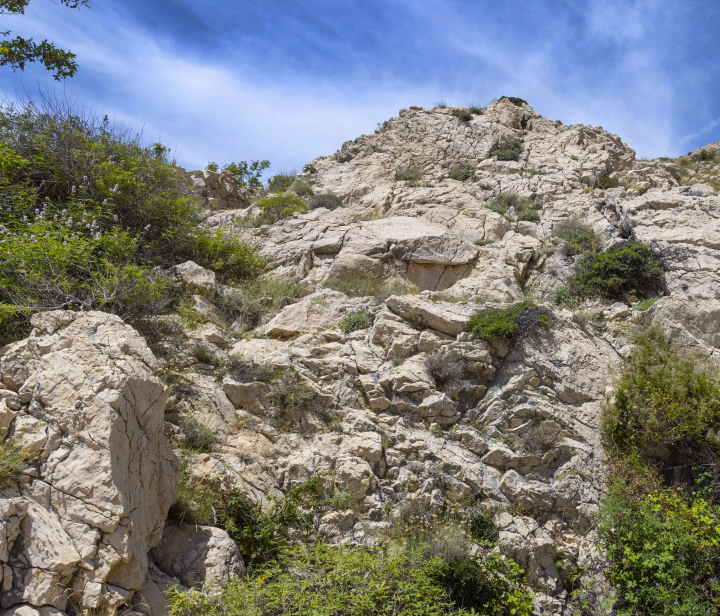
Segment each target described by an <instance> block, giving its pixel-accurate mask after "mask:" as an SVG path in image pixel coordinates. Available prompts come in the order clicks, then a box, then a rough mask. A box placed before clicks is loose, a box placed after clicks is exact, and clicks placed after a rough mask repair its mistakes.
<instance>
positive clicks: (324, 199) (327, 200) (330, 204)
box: [310, 193, 343, 210]
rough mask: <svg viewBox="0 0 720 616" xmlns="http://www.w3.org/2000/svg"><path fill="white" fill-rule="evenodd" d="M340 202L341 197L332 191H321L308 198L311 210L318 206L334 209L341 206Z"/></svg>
mask: <svg viewBox="0 0 720 616" xmlns="http://www.w3.org/2000/svg"><path fill="white" fill-rule="evenodd" d="M342 204H343V202H342V199H341V198H340V197H338V196H337V195H336V194H334V193H321V194H319V195H315V196H314V197H313V198H312V199H310V209H311V210H316V209H318V208H320V207H325V208H327V209H329V210H336V209H337V208H339V207H342Z"/></svg>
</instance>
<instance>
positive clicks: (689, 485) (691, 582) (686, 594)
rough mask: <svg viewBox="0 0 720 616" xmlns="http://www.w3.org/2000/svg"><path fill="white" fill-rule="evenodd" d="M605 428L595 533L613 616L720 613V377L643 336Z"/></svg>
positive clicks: (701, 362)
mask: <svg viewBox="0 0 720 616" xmlns="http://www.w3.org/2000/svg"><path fill="white" fill-rule="evenodd" d="M602 428H603V432H604V434H605V436H606V438H607V441H608V444H609V450H610V453H611V455H612V460H611V469H612V473H611V477H610V484H611V488H610V490H609V493H608V496H607V498H606V499H605V503H604V506H603V508H602V510H601V512H600V517H599V519H600V526H599V528H600V531H601V535H602V537H603V540H604V543H605V547H606V549H607V552H608V555H609V557H610V569H609V571H608V573H607V577H608V579H609V581H610V582H611V583H612V584H613V586H614V590H615V592H616V597H615V598H616V613H618V614H623V615H628V616H629V615H631V614H632V615H635V614H638V615H642V616H646V615H647V616H650V615H651V614H652V615H656V614H660V615H666V614H667V615H671V614H672V615H675V614H678V615H679V614H715V613H718V611H719V610H720V582H718V579H719V578H720V507H719V506H718V502H717V498H718V496H720V439H718V436H717V435H718V430H719V429H720V378H718V376H717V367H716V366H715V364H714V363H713V361H712V360H710V359H708V358H705V357H702V356H699V355H698V354H696V353H694V352H692V351H690V350H688V349H684V348H682V347H680V346H679V345H677V344H676V343H673V342H672V341H670V340H669V339H668V338H667V337H666V336H665V335H664V334H663V333H661V332H660V331H658V330H656V329H652V328H650V329H649V330H648V329H644V331H642V332H639V333H637V334H636V335H635V338H634V350H633V352H632V353H631V355H630V356H629V357H628V359H627V360H626V362H625V364H624V365H623V367H622V369H621V371H620V372H619V374H618V377H617V382H616V392H615V395H614V398H613V400H612V401H611V402H610V403H609V404H608V405H607V406H606V408H605V409H604V411H603V415H602Z"/></svg>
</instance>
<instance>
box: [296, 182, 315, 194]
mask: <svg viewBox="0 0 720 616" xmlns="http://www.w3.org/2000/svg"><path fill="white" fill-rule="evenodd" d="M290 190H292V191H293V192H294V193H295V194H296V195H297V196H298V197H310V196H312V194H313V192H314V189H313V185H312V183H311V182H305V181H302V180H295V182H293V185H292V186H291V187H290Z"/></svg>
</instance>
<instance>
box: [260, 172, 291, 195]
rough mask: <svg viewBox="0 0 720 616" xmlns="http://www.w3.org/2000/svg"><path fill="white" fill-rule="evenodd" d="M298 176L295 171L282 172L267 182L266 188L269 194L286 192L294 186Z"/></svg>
mask: <svg viewBox="0 0 720 616" xmlns="http://www.w3.org/2000/svg"><path fill="white" fill-rule="evenodd" d="M296 176H297V173H296V172H295V171H280V172H279V173H276V174H275V175H273V176H272V177H271V178H270V179H269V180H268V181H267V187H266V188H267V190H268V191H269V192H273V193H275V192H280V193H281V192H285V191H287V190H288V189H289V188H290V186H292V184H293V182H295V177H296Z"/></svg>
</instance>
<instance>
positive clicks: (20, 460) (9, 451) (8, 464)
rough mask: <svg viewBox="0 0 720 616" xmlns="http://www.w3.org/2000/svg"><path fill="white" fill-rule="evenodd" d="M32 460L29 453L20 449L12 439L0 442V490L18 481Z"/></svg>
mask: <svg viewBox="0 0 720 616" xmlns="http://www.w3.org/2000/svg"><path fill="white" fill-rule="evenodd" d="M29 462H30V459H29V457H28V454H27V452H26V451H25V450H24V449H22V448H21V447H19V446H18V445H17V444H16V443H15V441H14V440H13V439H12V438H7V436H6V438H5V439H4V440H0V490H1V489H2V488H5V487H7V485H8V483H9V482H11V481H14V480H15V479H18V478H19V477H20V475H21V473H20V471H22V469H24V468H25V467H26V466H27V465H28V463H29Z"/></svg>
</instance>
